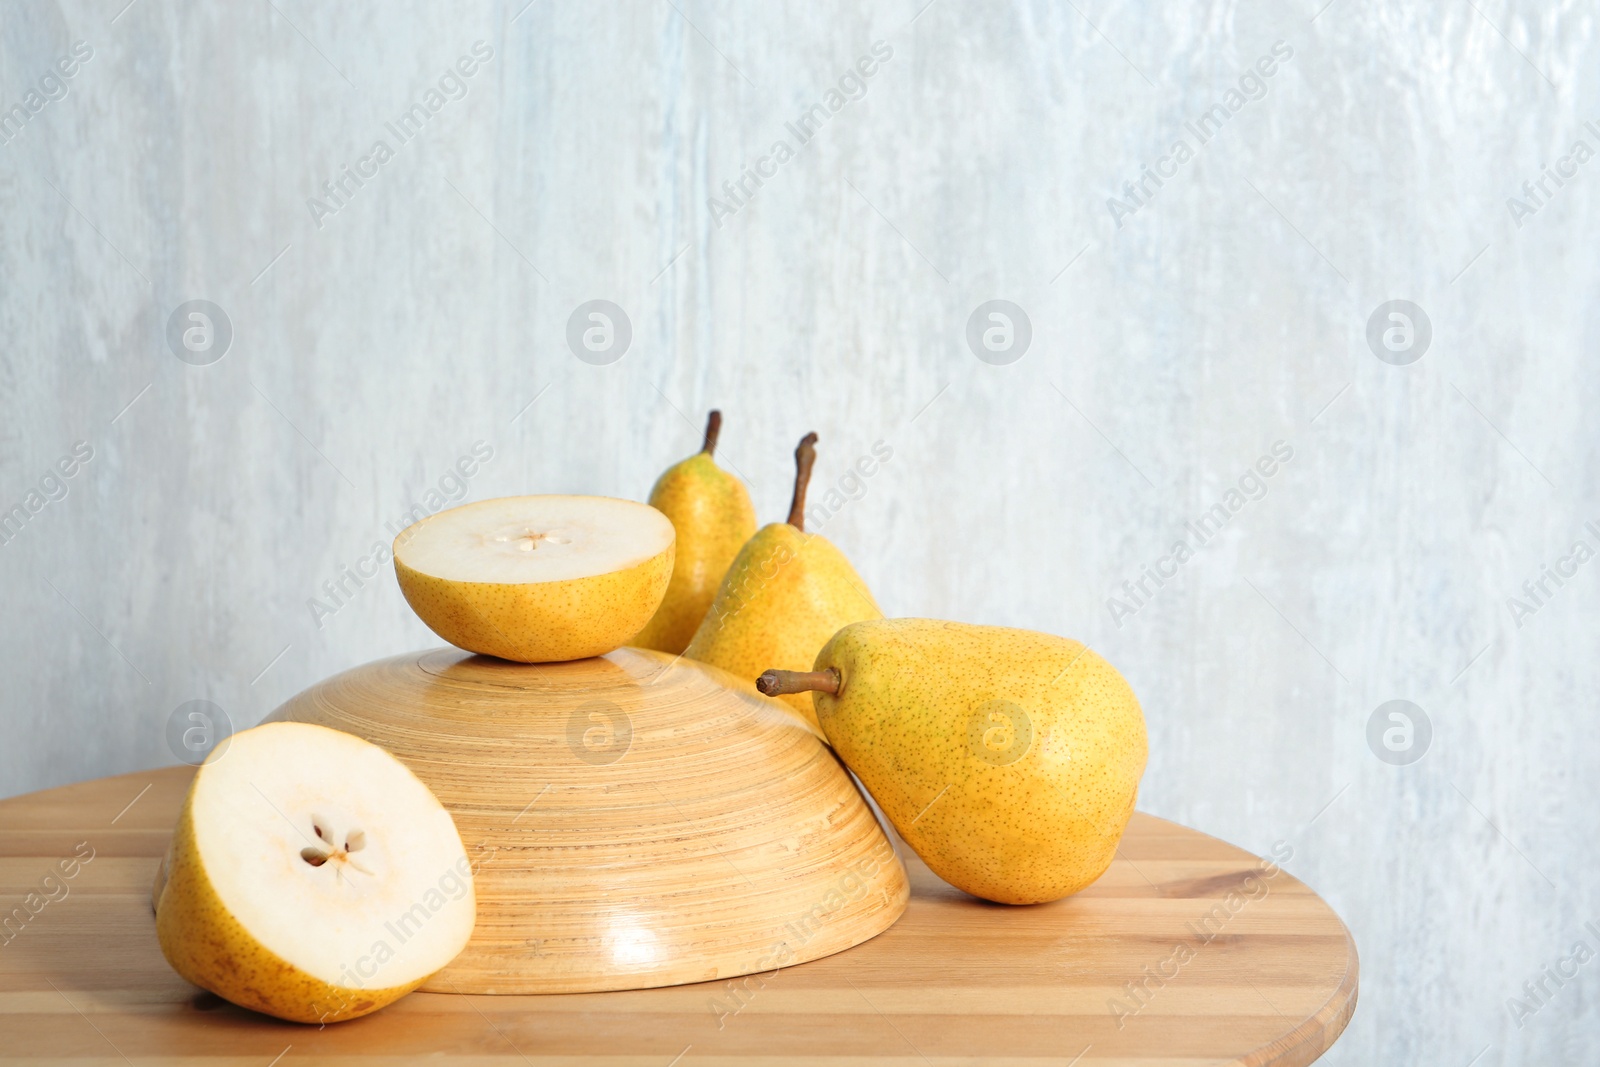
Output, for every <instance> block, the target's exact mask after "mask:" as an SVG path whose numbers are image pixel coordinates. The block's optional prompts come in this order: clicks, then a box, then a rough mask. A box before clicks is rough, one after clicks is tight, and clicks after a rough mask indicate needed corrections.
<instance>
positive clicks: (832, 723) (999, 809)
mask: <svg viewBox="0 0 1600 1067" xmlns="http://www.w3.org/2000/svg"><path fill="white" fill-rule="evenodd" d="M813 666H814V668H815V670H814V671H812V672H807V673H803V674H802V673H790V672H786V671H771V672H768V673H767V674H764V675H763V676H762V677H761V678H760V679H759V680H758V681H757V687H758V688H759V689H760V690H761V691H762V692H763V693H767V694H768V695H769V696H770V695H776V694H779V693H796V692H804V691H806V690H812V691H813V692H812V696H813V697H814V698H815V702H816V709H817V716H818V719H819V720H820V722H821V726H822V730H823V733H824V734H826V735H827V738H828V742H829V743H830V744H831V745H832V746H833V750H834V751H835V752H836V753H838V755H839V758H840V759H842V760H843V761H844V763H845V765H846V766H847V767H849V768H850V769H851V770H852V771H854V772H855V774H856V776H857V777H858V778H860V779H861V782H862V784H863V785H865V786H866V787H867V790H868V792H870V793H871V794H872V796H873V798H874V799H875V800H877V802H878V805H879V806H880V807H881V808H882V809H883V812H884V814H885V815H887V816H888V817H889V820H890V821H891V822H892V823H894V827H895V829H896V830H898V831H899V832H900V836H901V837H902V838H904V839H905V842H906V844H908V845H910V846H911V847H912V848H913V849H914V850H915V851H916V853H917V855H919V856H921V857H922V859H923V861H924V862H925V863H927V865H928V867H929V868H930V869H932V871H933V872H934V873H935V874H937V875H938V876H939V877H941V878H943V879H944V880H945V881H947V882H949V883H950V884H951V885H954V886H955V887H956V888H958V889H962V890H965V891H966V892H968V893H971V894H972V895H974V896H978V897H983V898H984V899H985V900H993V901H997V902H999V903H1002V904H1037V903H1041V902H1043V901H1048V900H1058V899H1060V898H1061V897H1064V896H1068V895H1069V894H1072V893H1076V892H1077V891H1078V890H1080V889H1082V888H1084V887H1085V886H1087V885H1088V884H1089V883H1091V882H1093V881H1094V880H1095V879H1096V878H1098V877H1100V875H1101V874H1103V873H1104V872H1105V869H1106V868H1107V867H1108V866H1110V864H1111V860H1112V857H1113V856H1114V855H1115V853H1116V850H1117V842H1118V841H1120V840H1121V838H1122V832H1123V830H1124V829H1125V828H1126V827H1127V824H1128V818H1129V816H1130V815H1132V814H1133V806H1134V801H1135V799H1136V798H1137V797H1138V793H1139V778H1140V776H1141V775H1142V774H1143V773H1144V765H1145V758H1146V756H1147V753H1148V748H1147V741H1146V738H1145V726H1144V715H1143V713H1142V712H1141V711H1140V709H1139V701H1138V700H1137V699H1136V698H1135V697H1134V695H1133V690H1132V689H1131V688H1129V686H1128V683H1127V682H1126V681H1125V680H1124V679H1123V677H1122V675H1120V674H1119V673H1117V670H1116V668H1114V667H1112V666H1111V664H1109V663H1107V662H1106V661H1105V660H1103V659H1101V658H1100V656H1098V655H1096V654H1095V653H1094V652H1093V651H1091V650H1090V649H1088V648H1087V647H1085V646H1084V645H1082V644H1080V643H1079V642H1077V641H1070V640H1067V639H1066V638H1063V637H1055V636H1052V635H1050V634H1043V633H1036V632H1034V631H1031V630H1013V629H1008V628H1005V627H1000V626H974V625H970V624H967V623H959V622H942V621H939V620H935V619H879V620H874V621H868V622H859V623H855V624H853V625H850V626H846V627H844V628H843V629H841V630H840V631H839V632H838V633H836V634H834V636H833V638H832V640H830V641H829V642H828V643H827V645H826V647H824V648H823V649H822V651H821V652H820V653H819V654H818V655H817V658H816V662H815V664H814V665H813Z"/></svg>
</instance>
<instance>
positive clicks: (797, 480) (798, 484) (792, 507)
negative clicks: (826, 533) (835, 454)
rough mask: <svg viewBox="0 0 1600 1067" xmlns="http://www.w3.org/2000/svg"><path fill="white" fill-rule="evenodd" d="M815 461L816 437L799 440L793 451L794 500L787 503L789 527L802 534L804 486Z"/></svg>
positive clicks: (808, 479) (808, 480) (813, 435)
mask: <svg viewBox="0 0 1600 1067" xmlns="http://www.w3.org/2000/svg"><path fill="white" fill-rule="evenodd" d="M816 461H817V435H816V434H815V433H814V432H813V433H808V434H806V435H805V436H804V437H802V438H800V445H799V447H798V448H796V449H795V450H794V498H793V499H792V500H790V501H789V525H790V526H793V527H794V528H795V529H796V530H799V531H800V532H802V533H804V532H805V528H806V486H808V485H810V484H811V465H812V464H814V463H815V462H816Z"/></svg>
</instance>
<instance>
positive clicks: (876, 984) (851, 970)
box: [0, 767, 1357, 1067]
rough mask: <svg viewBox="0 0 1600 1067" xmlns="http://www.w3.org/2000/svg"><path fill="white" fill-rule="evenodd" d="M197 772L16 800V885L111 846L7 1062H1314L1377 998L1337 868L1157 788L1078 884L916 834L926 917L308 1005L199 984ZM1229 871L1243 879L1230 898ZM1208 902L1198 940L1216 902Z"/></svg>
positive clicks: (914, 883)
mask: <svg viewBox="0 0 1600 1067" xmlns="http://www.w3.org/2000/svg"><path fill="white" fill-rule="evenodd" d="M190 774H191V772H190V771H189V769H187V768H183V767H173V768H167V769H164V770H160V771H153V772H143V773H138V774H128V775H122V776H120V777H116V778H106V779H100V780H98V781H93V782H86V783H83V784H80V785H75V786H66V787H63V788H60V789H53V790H49V791H46V792H42V793H34V794H29V795H27V796H23V797H17V798H14V799H12V800H8V801H4V802H0V889H3V892H4V897H3V898H0V899H4V900H5V901H7V902H11V901H16V900H19V899H21V898H22V897H23V896H24V894H26V893H28V892H30V891H37V890H38V889H39V886H40V883H41V879H42V878H43V876H44V875H45V874H46V873H47V872H49V871H51V870H53V869H55V864H56V863H57V862H58V861H59V860H60V859H61V858H62V857H65V856H70V855H72V854H73V850H74V848H75V847H76V846H77V845H78V844H79V842H88V843H89V846H90V847H91V848H93V850H94V853H95V858H94V859H93V860H92V861H90V862H89V863H88V864H85V865H83V866H82V867H81V869H80V870H79V872H78V875H77V877H76V878H74V879H72V880H71V881H70V882H68V883H65V884H66V885H67V886H68V887H69V893H68V895H67V896H66V897H65V898H64V899H61V900H60V901H59V902H56V903H51V904H48V905H46V906H45V907H44V908H43V910H41V911H40V912H39V914H38V915H36V916H34V917H33V918H32V919H31V920H30V921H28V922H27V923H26V924H25V925H24V926H23V927H22V929H21V932H20V933H15V934H11V935H10V936H11V940H10V941H9V942H7V943H6V944H4V945H3V946H0V1063H28V1064H40V1065H54V1067H64V1065H66V1064H69V1063H70V1064H74V1065H79V1067H81V1065H89V1064H95V1065H98V1064H105V1065H108V1067H109V1065H112V1064H124V1063H125V1062H126V1061H132V1062H134V1063H138V1064H140V1065H141V1067H142V1065H143V1064H145V1063H168V1062H173V1061H174V1060H175V1059H177V1058H178V1057H179V1056H182V1057H184V1059H183V1062H184V1063H186V1064H193V1065H198V1067H222V1065H229V1067H232V1065H244V1064H257V1065H265V1064H267V1063H269V1062H270V1061H272V1060H273V1057H275V1056H278V1055H279V1054H280V1053H284V1052H285V1050H286V1049H287V1050H288V1052H287V1054H286V1055H285V1056H284V1058H283V1060H281V1061H279V1062H280V1063H281V1064H282V1065H283V1067H293V1065H294V1064H299V1063H303V1064H334V1063H349V1062H353V1061H357V1060H361V1061H365V1062H373V1063H380V1062H381V1063H391V1064H392V1063H402V1062H410V1061H412V1060H414V1059H415V1060H421V1059H424V1058H430V1057H431V1058H434V1059H436V1060H437V1059H439V1058H442V1061H443V1062H449V1063H451V1064H477V1065H484V1067H488V1065H490V1064H496V1065H500V1064H503V1065H512V1064H538V1065H541V1067H542V1065H545V1064H551V1065H554V1064H569V1065H570V1064H582V1065H584V1067H603V1065H618V1067H620V1065H625V1064H626V1065H644V1064H649V1065H657V1067H666V1065H667V1064H669V1063H671V1064H676V1065H678V1067H692V1065H693V1064H697V1063H699V1064H706V1063H719V1064H752V1063H754V1064H761V1065H764V1067H778V1065H803V1064H825V1065H833V1067H845V1065H863V1064H896V1065H906V1067H911V1065H915V1064H927V1063H936V1064H937V1063H956V1062H959V1063H983V1064H990V1065H1000V1067H1004V1065H1021V1064H1029V1065H1038V1064H1046V1063H1048V1064H1056V1065H1061V1067H1065V1065H1066V1064H1069V1063H1076V1064H1078V1065H1079V1067H1090V1065H1096V1067H1106V1065H1134V1064H1139V1065H1144V1067H1151V1065H1157V1064H1159V1065H1165V1067H1193V1065H1199V1064H1240V1065H1249V1067H1268V1065H1271V1067H1298V1065H1302V1064H1307V1063H1310V1062H1312V1061H1313V1060H1315V1059H1316V1058H1317V1057H1318V1056H1319V1055H1321V1054H1322V1052H1323V1051H1324V1050H1326V1049H1327V1048H1328V1046H1329V1045H1331V1044H1332V1043H1333V1041H1334V1039H1335V1038H1337V1037H1338V1035H1339V1033H1340V1032H1341V1031H1342V1030H1343V1029H1344V1027H1345V1024H1346V1023H1347V1022H1348V1021H1349V1019H1350V1016H1351V1013H1352V1012H1353V1011H1354V1009H1355V1001H1356V976H1357V963H1356V951H1355V945H1354V943H1353V942H1352V941H1351V939H1350V935H1349V933H1348V932H1347V931H1346V930H1345V927H1344V924H1343V923H1342V922H1341V921H1340V920H1339V918H1338V916H1337V915H1335V914H1334V913H1333V912H1332V911H1331V910H1330V909H1329V908H1328V906H1327V905H1326V904H1324V903H1323V902H1322V900H1321V899H1319V898H1318V897H1317V896H1316V894H1314V893H1313V892H1311V890H1309V889H1308V888H1307V887H1306V886H1304V885H1303V884H1301V883H1300V882H1298V881H1296V880H1295V879H1294V878H1293V877H1292V876H1290V875H1289V874H1287V873H1284V872H1280V873H1278V874H1277V875H1276V876H1275V877H1270V878H1269V877H1266V876H1265V874H1263V872H1262V868H1261V861H1259V860H1257V859H1256V858H1255V857H1253V856H1251V855H1249V854H1248V853H1245V852H1243V851H1241V850H1239V849H1237V848H1234V847H1233V846H1232V845H1228V844H1225V843H1223V842H1221V841H1218V840H1216V839H1215V838H1212V837H1208V836H1206V835H1205V834H1201V833H1197V832H1196V831H1193V830H1189V829H1186V828H1184V827H1182V826H1178V825H1176V824H1175V823H1171V822H1167V821H1165V820H1162V819H1157V818H1153V817H1151V816H1148V815H1143V814H1135V815H1134V817H1133V821H1132V823H1131V824H1130V825H1129V828H1128V833H1127V836H1126V837H1125V838H1124V839H1123V844H1122V849H1121V852H1120V855H1119V857H1118V859H1117V860H1116V862H1114V863H1113V864H1112V866H1111V869H1110V870H1109V871H1108V872H1107V873H1106V874H1105V876H1104V877H1102V878H1101V879H1100V880H1099V881H1098V882H1096V883H1095V884H1094V885H1093V886H1091V887H1089V888H1088V889H1087V890H1085V891H1084V892H1082V893H1080V894H1078V895H1077V896H1075V897H1071V898H1069V899H1067V900H1064V901H1059V902H1057V903H1055V904H1045V905H1039V906H1036V907H1028V908H1010V907H1004V906H1000V905H993V904H986V903H984V902H982V901H978V900H976V899H974V898H972V897H969V896H966V895H965V894H962V893H960V892H958V891H956V890H954V889H952V888H950V887H949V886H947V885H945V884H944V883H942V882H940V881H939V880H938V879H937V878H935V877H934V876H933V875H932V874H931V873H929V872H928V870H927V868H926V867H924V866H923V865H922V864H921V863H920V862H919V861H918V860H917V859H916V857H915V856H914V855H912V854H910V853H909V852H906V851H905V850H904V849H903V848H902V849H901V854H902V856H903V857H904V859H905V861H906V867H907V868H908V870H909V871H910V875H911V887H912V892H911V901H910V906H909V907H908V909H907V910H906V913H905V915H904V917H903V918H902V919H901V920H900V921H899V922H898V923H896V924H895V925H894V926H893V927H892V928H891V929H890V930H888V931H887V932H886V933H884V934H882V935H880V936H879V937H876V938H873V939H872V940H870V941H868V942H866V943H865V944H862V945H860V946H858V947H856V948H853V949H850V950H849V951H846V952H841V953H838V954H835V955H832V956H829V957H827V958H825V959H821V960H818V961H816V962H813V963H807V964H802V965H799V966H795V967H789V968H784V969H782V970H780V971H778V972H777V973H770V972H769V973H767V974H764V975H762V976H760V977H750V978H746V979H741V980H736V981H719V982H714V983H704V984H699V985H684V986H675V987H670V988H664V989H650V990H638V991H630V992H610V993H585V994H568V995H550V996H497V997H489V996H474V995H462V996H449V995H440V994H435V993H416V994H413V995H412V996H410V997H407V998H405V999H404V1000H402V1001H400V1002H399V1003H398V1004H396V1005H394V1006H392V1007H390V1008H387V1009H385V1010H384V1011H381V1012H378V1013H377V1014H375V1015H372V1016H369V1017H367V1018H363V1019H358V1020H356V1021H354V1022H349V1023H341V1024H337V1025H335V1026H330V1027H328V1028H326V1029H321V1030H319V1029H316V1028H315V1027H309V1026H296V1025H293V1024H289V1023H282V1022H279V1021H277V1020H274V1019H270V1018H267V1017H264V1016H260V1015H255V1014H252V1013H250V1012H246V1011H243V1010H241V1009H238V1008H234V1007H233V1006H231V1005H228V1004H224V1003H222V1002H220V1001H218V1000H217V999H216V998H215V997H212V996H210V995H209V994H203V993H200V992H199V991H197V990H196V989H194V987H192V986H190V985H188V984H187V983H185V982H184V981H182V980H181V979H179V978H178V977H177V976H176V975H175V974H173V973H172V971H171V970H170V969H169V968H168V967H167V965H166V963H165V962H164V961H163V960H162V958H161V953H160V950H159V949H158V947H157V945H156V940H155V929H154V922H153V920H152V918H151V915H150V905H149V889H150V879H151V875H152V873H153V871H154V869H155V866H156V862H157V856H158V855H159V854H160V853H161V851H162V850H163V849H164V848H165V847H166V842H167V837H168V835H169V833H170V830H171V826H172V824H173V821H174V820H175V818H176V814H177V810H178V805H179V802H180V801H181V799H182V797H183V793H184V790H185V789H186V788H187V785H188V780H189V777H190ZM136 798H137V800H136ZM135 800H136V802H135V803H134V804H133V806H132V807H131V808H127V806H128V804H129V802H130V801H135ZM124 808H127V810H126V811H125V812H124V810H123V809H124ZM1230 892H1232V893H1236V894H1239V895H1238V897H1236V898H1234V899H1235V900H1236V901H1237V900H1242V901H1245V903H1243V904H1242V905H1240V906H1238V907H1237V909H1236V910H1232V911H1229V901H1230V897H1229V894H1230ZM1218 908H1221V909H1222V910H1223V912H1224V913H1225V914H1227V916H1228V917H1227V918H1226V920H1225V921H1223V922H1221V924H1220V925H1217V921H1216V919H1215V916H1216V914H1217V911H1216V909H1218ZM1208 915H1210V916H1212V917H1213V919H1212V925H1211V927H1210V928H1209V933H1210V935H1211V939H1210V940H1209V941H1207V942H1204V943H1201V941H1200V940H1199V938H1198V937H1197V935H1196V933H1195V927H1197V926H1198V927H1201V928H1202V929H1205V928H1206V927H1205V924H1206V921H1207V916H1208ZM1179 945H1188V946H1189V947H1190V950H1191V954H1192V955H1191V958H1189V959H1188V960H1187V962H1185V963H1183V964H1182V966H1181V967H1178V968H1177V973H1176V975H1175V976H1174V977H1171V978H1170V979H1167V980H1165V981H1164V984H1161V985H1159V986H1157V985H1155V984H1154V983H1151V985H1150V990H1151V991H1150V993H1149V995H1148V996H1147V997H1146V998H1145V1006H1144V1007H1143V1009H1142V1010H1139V1011H1138V1012H1137V1013H1136V1014H1133V1015H1131V1016H1128V1017H1125V1018H1123V1019H1122V1020H1121V1026H1120V1027H1119V1025H1118V1019H1117V1017H1116V1016H1115V1015H1114V1014H1113V1012H1112V1010H1111V1009H1110V1007H1109V1006H1108V1005H1109V1002H1111V1001H1113V1000H1116V999H1122V1000H1124V1001H1125V1002H1127V1003H1131V1001H1129V1000H1128V997H1127V991H1126V985H1125V984H1126V983H1129V982H1138V981H1139V980H1141V979H1142V978H1145V971H1144V969H1145V968H1147V967H1148V968H1150V969H1152V970H1155V969H1158V968H1160V967H1161V966H1162V965H1163V962H1164V961H1167V960H1170V959H1172V958H1173V951H1174V947H1175V946H1179ZM1166 969H1167V970H1172V969H1173V968H1172V967H1171V966H1170V965H1169V966H1167V968H1166ZM675 1057H678V1058H677V1059H675ZM1074 1057H1078V1058H1077V1059H1076V1060H1074ZM124 1058H126V1060H125V1059H124Z"/></svg>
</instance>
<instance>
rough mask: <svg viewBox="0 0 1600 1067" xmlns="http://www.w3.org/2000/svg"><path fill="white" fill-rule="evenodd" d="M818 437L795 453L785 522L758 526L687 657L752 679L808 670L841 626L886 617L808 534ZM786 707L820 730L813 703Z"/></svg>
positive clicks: (846, 567) (850, 570)
mask: <svg viewBox="0 0 1600 1067" xmlns="http://www.w3.org/2000/svg"><path fill="white" fill-rule="evenodd" d="M816 443H817V435H816V434H814V433H811V434H807V435H806V436H805V437H804V438H803V439H802V440H801V441H800V446H799V447H798V448H796V449H795V453H794V458H795V480H794V497H793V498H792V500H791V502H790V505H789V519H788V521H787V522H775V523H771V524H769V525H767V526H763V527H762V528H761V529H760V530H758V531H757V532H756V535H755V536H754V537H752V538H750V540H749V541H746V542H745V545H744V547H743V548H741V549H740V550H739V555H738V556H737V557H735V558H734V561H733V565H732V566H730V567H729V568H728V573H727V575H726V576H725V577H724V578H723V579H722V585H721V586H720V587H719V588H718V589H717V595H716V598H715V599H714V600H713V601H712V602H711V608H710V609H709V610H708V611H707V612H706V616H705V618H704V619H703V620H701V622H700V628H699V629H698V630H696V631H695V634H694V639H693V640H691V641H690V642H689V647H688V648H687V649H686V650H685V651H684V655H685V656H688V657H689V658H690V659H695V660H699V661H700V662H702V663H709V664H711V665H712V666H714V667H721V668H722V669H723V670H726V671H730V672H732V673H733V674H736V675H738V676H739V677H741V678H754V677H755V676H756V675H757V674H759V673H760V672H761V671H763V670H765V669H766V668H768V667H773V666H777V667H782V668H786V669H790V670H805V669H806V668H807V667H809V666H811V663H812V661H813V660H814V659H816V657H817V653H818V652H819V651H821V649H822V646H823V645H825V644H826V643H827V641H828V638H830V637H832V636H833V635H834V633H835V632H836V631H838V629H839V628H840V627H841V626H844V625H845V624H847V623H852V622H859V621H861V620H863V619H881V618H883V612H881V611H879V610H878V604H877V602H876V601H875V600H873V599H872V594H871V593H870V592H868V591H867V584H866V583H865V582H863V581H862V580H861V576H860V575H859V574H857V573H856V571H855V568H854V567H852V566H850V561H849V560H847V559H845V558H844V553H842V552H840V551H839V550H838V549H837V548H835V547H834V546H833V545H832V544H831V543H830V542H829V541H828V539H827V538H825V537H822V536H819V535H817V534H808V533H806V532H805V506H806V486H807V484H808V483H809V482H810V480H811V467H812V464H814V463H815V462H816V458H817V453H816ZM784 699H785V700H786V701H787V702H788V703H789V704H790V705H791V706H792V707H793V708H794V709H795V710H796V711H798V712H800V714H802V715H804V716H805V717H806V719H807V721H809V722H811V723H812V724H813V725H815V724H816V722H817V715H816V711H815V709H814V708H813V707H812V702H811V698H810V697H809V696H806V695H805V694H795V695H791V696H786V697H784Z"/></svg>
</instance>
